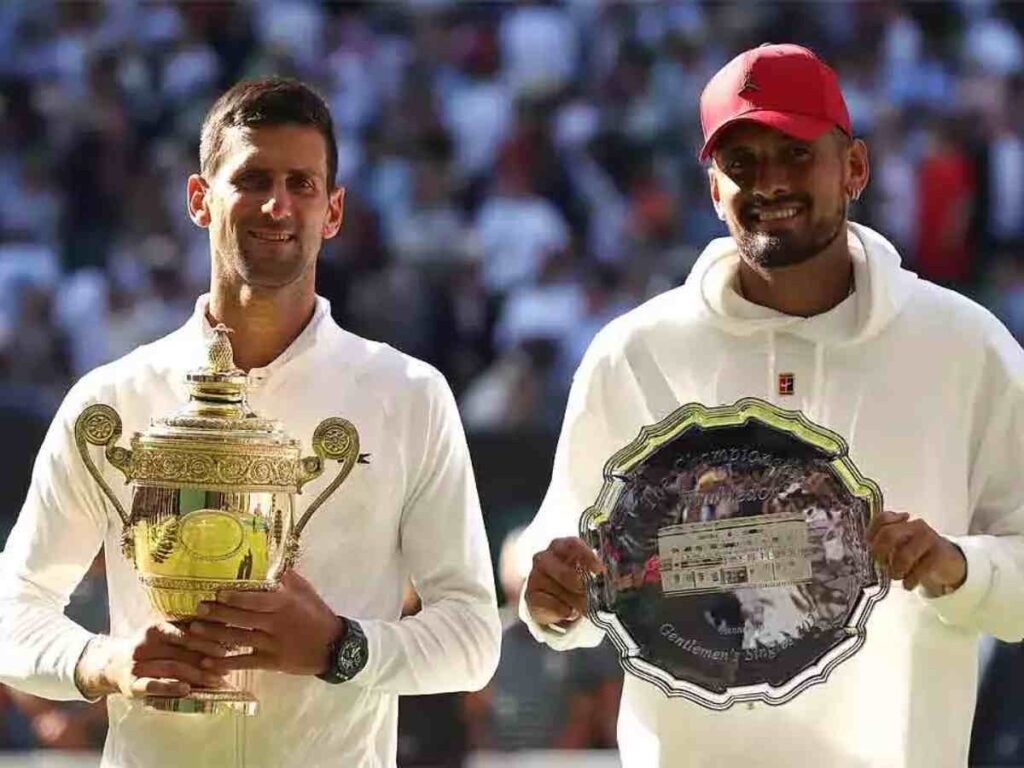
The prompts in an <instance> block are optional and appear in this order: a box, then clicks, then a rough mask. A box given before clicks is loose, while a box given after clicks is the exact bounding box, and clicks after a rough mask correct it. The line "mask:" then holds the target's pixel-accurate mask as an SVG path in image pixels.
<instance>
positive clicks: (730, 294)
mask: <svg viewBox="0 0 1024 768" xmlns="http://www.w3.org/2000/svg"><path fill="white" fill-rule="evenodd" d="M847 238H848V242H849V246H850V254H851V255H852V257H853V274H854V285H855V291H854V293H853V295H852V296H851V299H852V305H853V306H852V307H846V311H852V313H853V315H854V317H853V319H852V322H848V323H836V322H829V320H828V318H827V317H826V316H827V315H830V314H832V313H833V312H835V311H836V309H833V310H830V311H829V312H827V313H824V314H823V315H818V316H814V317H809V318H804V317H795V316H792V315H784V314H782V313H780V312H776V311H774V310H771V309H768V308H766V307H757V306H756V305H753V304H750V303H749V302H747V301H746V300H745V299H743V298H742V297H741V296H740V295H739V293H738V292H737V290H736V287H735V286H736V284H737V283H736V281H737V272H738V269H739V259H740V257H739V253H738V251H737V248H736V242H735V241H734V240H733V239H732V238H731V237H723V238H719V239H717V240H713V241H712V242H711V243H710V244H709V245H708V247H707V248H705V249H704V252H703V253H702V254H701V255H700V257H699V258H698V259H697V261H696V263H695V264H694V265H693V269H692V270H691V271H690V275H689V277H687V279H686V290H688V291H691V292H692V293H693V294H694V296H695V298H696V299H697V305H698V307H699V308H700V312H701V314H702V315H703V317H704V319H705V320H707V321H708V322H711V323H713V324H714V325H715V326H717V327H719V328H721V329H722V330H724V331H726V332H727V333H730V334H732V335H735V336H750V335H752V334H756V333H765V332H767V333H769V334H773V333H776V332H784V333H789V334H793V335H795V336H800V337H803V338H806V339H807V340H808V341H812V342H814V343H815V344H821V345H823V346H846V345H850V344H857V343H860V342H862V341H866V340H868V339H870V338H872V337H874V336H876V335H877V334H878V333H880V332H881V331H882V330H883V329H884V328H885V327H886V326H887V325H888V324H889V323H890V322H891V321H892V320H893V319H894V318H895V317H896V316H897V315H898V314H899V312H900V310H901V309H902V308H903V306H904V304H905V303H906V301H907V299H908V298H909V296H910V294H911V292H912V290H913V288H914V284H915V283H916V281H917V275H915V274H914V273H913V272H910V271H908V270H905V269H903V268H902V267H901V266H900V256H899V253H897V251H896V249H895V248H894V247H893V245H892V244H891V243H890V242H889V241H888V240H886V239H885V238H884V237H882V236H881V235H880V234H878V233H877V232H875V231H874V230H872V229H869V228H868V227H865V226H863V225H861V224H855V223H853V222H850V223H849V227H848V235H847ZM845 304H846V302H843V303H842V304H841V305H840V306H843V305H845Z"/></svg>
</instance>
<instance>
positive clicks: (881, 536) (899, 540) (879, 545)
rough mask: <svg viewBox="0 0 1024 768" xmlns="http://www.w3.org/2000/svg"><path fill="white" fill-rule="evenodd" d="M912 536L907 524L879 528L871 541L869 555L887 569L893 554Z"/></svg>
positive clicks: (912, 532)
mask: <svg viewBox="0 0 1024 768" xmlns="http://www.w3.org/2000/svg"><path fill="white" fill-rule="evenodd" d="M913 535H914V531H913V529H912V528H910V527H909V526H908V524H907V523H892V524H889V525H886V526H884V527H883V528H880V529H879V531H878V533H876V534H875V537H874V538H873V539H872V540H871V544H870V547H871V553H872V554H873V555H874V556H875V559H876V560H878V562H880V563H881V564H882V565H883V566H885V568H886V569H888V568H889V565H890V560H891V558H892V555H893V553H894V552H895V551H896V550H897V549H898V548H899V547H900V546H901V545H902V544H903V542H904V541H906V540H907V539H909V538H910V537H911V536H913Z"/></svg>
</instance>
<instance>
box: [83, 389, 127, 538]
mask: <svg viewBox="0 0 1024 768" xmlns="http://www.w3.org/2000/svg"><path fill="white" fill-rule="evenodd" d="M120 436H121V417H120V416H118V415H117V411H115V410H114V409H113V408H111V407H110V406H109V405H103V404H97V405H90V406H89V407H88V408H86V409H85V410H84V411H82V415H81V416H79V417H78V419H77V420H76V421H75V444H76V445H77V446H78V452H79V453H80V454H81V456H82V461H84V462H85V468H86V469H88V470H89V474H90V475H92V479H93V480H95V481H96V482H97V483H98V484H99V486H100V489H101V490H102V491H103V494H104V495H105V496H106V497H107V499H108V500H109V501H110V503H111V504H113V505H114V509H116V510H117V514H118V515H120V517H121V522H122V523H124V527H125V530H126V531H127V529H128V523H129V517H128V513H127V512H125V511H124V507H122V506H121V502H120V501H118V499H117V496H116V495H115V494H114V492H113V491H112V490H111V488H110V486H109V485H107V481H106V480H104V479H103V475H102V474H100V471H99V468H98V467H97V466H96V464H95V463H93V460H92V457H90V456H89V448H88V446H89V445H99V446H103V447H104V448H105V449H106V450H105V451H104V453H105V455H106V457H107V461H109V462H110V463H111V464H113V465H114V466H115V467H117V469H118V470H120V472H121V474H123V475H124V479H125V481H129V480H131V461H132V452H131V451H129V450H128V449H126V448H121V447H120V446H118V445H115V443H116V442H117V439H118V438H119V437H120Z"/></svg>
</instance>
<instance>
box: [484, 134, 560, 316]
mask: <svg viewBox="0 0 1024 768" xmlns="http://www.w3.org/2000/svg"><path fill="white" fill-rule="evenodd" d="M523 162H524V161H523V158H520V157H516V156H515V155H514V154H512V152H511V151H507V152H505V153H504V155H503V156H502V157H501V158H500V159H499V161H498V167H497V169H496V182H495V189H494V193H493V195H492V196H490V197H489V198H488V199H487V200H486V202H484V204H483V205H482V206H481V207H480V211H479V212H478V214H477V219H476V226H477V231H478V232H479V235H480V245H481V248H482V250H483V282H484V286H485V287H486V288H487V290H488V291H490V292H491V293H492V294H494V295H497V296H502V295H504V294H505V293H507V292H508V291H509V290H511V289H512V288H514V287H516V286H517V285H521V284H528V283H530V282H533V281H535V280H536V279H537V277H538V276H539V274H540V272H541V267H542V265H543V263H544V261H545V259H546V258H547V257H548V256H549V255H550V254H552V253H554V252H556V251H559V250H562V249H563V248H565V247H566V246H567V245H568V244H569V227H568V224H567V223H566V221H565V219H564V218H563V217H562V215H561V214H560V213H559V211H558V209H557V208H555V206H554V205H552V204H551V203H550V202H549V201H548V200H546V199H544V198H543V197H540V196H539V195H537V194H536V193H535V192H534V190H533V189H532V188H531V185H530V179H529V177H528V176H527V173H526V172H525V170H524V168H523Z"/></svg>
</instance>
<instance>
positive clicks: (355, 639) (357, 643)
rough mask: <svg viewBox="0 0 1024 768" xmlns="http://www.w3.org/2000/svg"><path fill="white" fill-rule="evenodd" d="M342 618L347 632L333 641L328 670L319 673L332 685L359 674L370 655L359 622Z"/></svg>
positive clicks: (320, 676)
mask: <svg viewBox="0 0 1024 768" xmlns="http://www.w3.org/2000/svg"><path fill="white" fill-rule="evenodd" d="M341 618H342V619H343V620H344V622H345V633H344V634H343V635H342V636H341V637H339V638H338V639H337V640H335V641H334V642H333V643H331V649H330V654H329V656H328V659H329V661H328V666H327V671H326V672H323V673H322V674H319V675H317V677H319V678H320V679H321V680H323V681H324V682H325V683H331V684H332V685H337V684H338V683H344V682H347V681H349V680H351V679H352V678H353V677H355V676H356V675H358V674H359V673H360V672H361V671H362V670H363V667H365V666H366V661H367V659H368V657H369V652H368V650H367V644H366V635H365V634H364V633H363V628H362V627H361V626H359V622H358V621H355V620H354V619H346V618H344V617H341Z"/></svg>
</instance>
